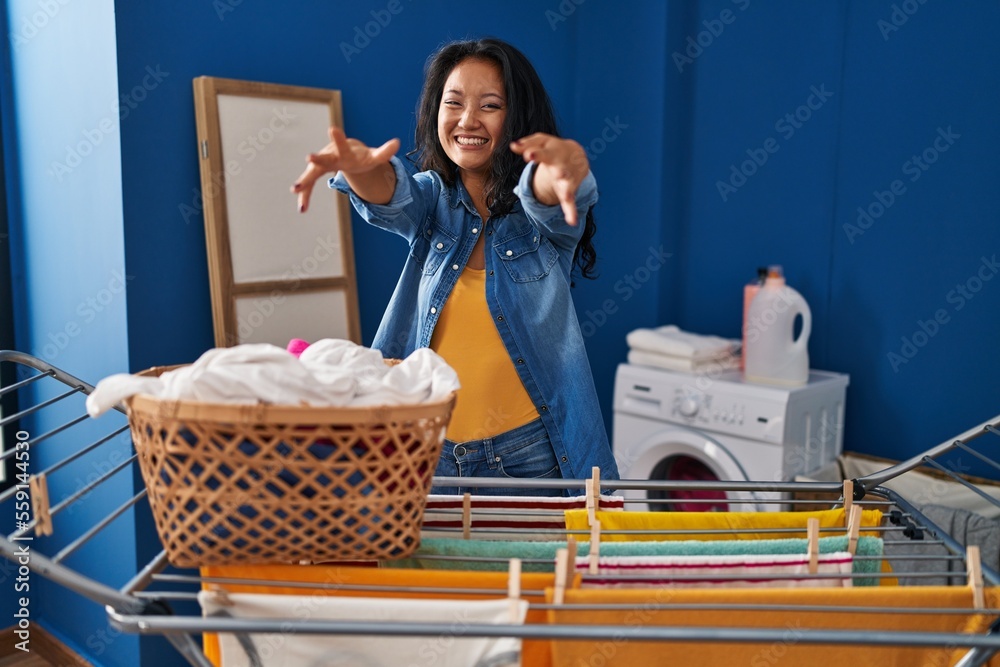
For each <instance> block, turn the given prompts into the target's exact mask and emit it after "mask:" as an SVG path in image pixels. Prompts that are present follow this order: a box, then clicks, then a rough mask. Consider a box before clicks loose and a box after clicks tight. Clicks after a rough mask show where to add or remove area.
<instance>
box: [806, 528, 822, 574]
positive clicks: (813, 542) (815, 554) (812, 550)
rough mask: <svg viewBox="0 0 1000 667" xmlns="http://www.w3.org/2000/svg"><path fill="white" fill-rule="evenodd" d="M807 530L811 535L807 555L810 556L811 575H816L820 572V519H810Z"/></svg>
mask: <svg viewBox="0 0 1000 667" xmlns="http://www.w3.org/2000/svg"><path fill="white" fill-rule="evenodd" d="M806 530H807V531H808V534H809V545H808V547H807V548H806V553H807V554H809V574H816V573H817V572H819V519H816V518H813V519H809V520H808V521H807V522H806Z"/></svg>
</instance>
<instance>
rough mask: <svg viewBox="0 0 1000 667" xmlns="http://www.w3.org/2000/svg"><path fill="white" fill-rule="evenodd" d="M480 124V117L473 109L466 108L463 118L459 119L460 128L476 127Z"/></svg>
mask: <svg viewBox="0 0 1000 667" xmlns="http://www.w3.org/2000/svg"><path fill="white" fill-rule="evenodd" d="M478 124H479V117H478V116H477V115H476V109H475V108H473V107H469V108H466V109H465V111H463V112H462V116H461V118H459V119H458V125H459V127H475V126H477V125H478Z"/></svg>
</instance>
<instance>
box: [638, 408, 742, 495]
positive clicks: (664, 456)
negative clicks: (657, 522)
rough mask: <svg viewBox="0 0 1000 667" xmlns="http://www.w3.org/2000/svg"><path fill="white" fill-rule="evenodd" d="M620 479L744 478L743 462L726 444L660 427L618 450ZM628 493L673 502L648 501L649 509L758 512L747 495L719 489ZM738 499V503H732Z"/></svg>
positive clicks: (673, 427) (699, 434)
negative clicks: (749, 502)
mask: <svg viewBox="0 0 1000 667" xmlns="http://www.w3.org/2000/svg"><path fill="white" fill-rule="evenodd" d="M618 467H619V470H620V471H621V473H622V478H623V479H642V480H659V481H693V482H700V481H716V480H722V481H745V480H747V479H748V477H747V475H746V473H745V471H744V469H743V466H742V465H741V464H740V462H739V460H738V459H737V458H736V457H735V456H733V454H732V452H731V451H730V450H729V448H728V447H726V446H725V444H724V443H722V442H720V441H719V440H716V439H715V438H713V437H711V436H709V435H707V434H705V433H703V432H700V431H695V430H692V429H688V428H684V427H682V426H676V425H668V426H665V427H664V428H663V429H662V430H658V431H656V432H655V433H653V434H651V435H649V436H647V437H646V438H644V439H641V440H639V441H637V442H633V443H631V444H630V445H629V446H628V447H626V448H625V449H624V450H622V451H620V452H619V453H618ZM626 496H627V497H631V498H633V499H637V498H643V499H649V500H665V499H670V500H672V501H674V502H671V503H663V502H653V503H650V504H649V506H648V509H649V510H650V511H702V512H705V511H709V512H711V511H714V512H728V511H756V507H755V506H754V505H753V504H746V503H745V502H743V501H748V500H749V501H752V500H753V498H752V497H750V496H749V495H748V494H746V493H742V492H733V491H723V490H715V489H710V490H673V491H652V490H650V491H633V492H631V493H629V492H626ZM733 501H739V502H735V503H734V502H733Z"/></svg>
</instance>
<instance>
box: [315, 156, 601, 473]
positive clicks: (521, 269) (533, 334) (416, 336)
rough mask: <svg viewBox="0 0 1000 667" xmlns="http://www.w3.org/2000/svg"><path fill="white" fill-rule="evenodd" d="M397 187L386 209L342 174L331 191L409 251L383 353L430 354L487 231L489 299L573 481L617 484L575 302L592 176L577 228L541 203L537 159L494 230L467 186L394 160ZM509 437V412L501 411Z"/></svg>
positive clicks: (385, 325) (378, 341) (381, 341)
mask: <svg viewBox="0 0 1000 667" xmlns="http://www.w3.org/2000/svg"><path fill="white" fill-rule="evenodd" d="M392 167H393V169H394V170H395V172H396V190H395V192H394V193H393V195H392V199H391V201H389V203H388V204H385V205H376V204H371V203H368V202H366V201H364V200H362V199H361V198H360V197H358V196H357V195H355V194H354V193H353V192H352V191H351V188H350V186H349V185H348V184H347V180H346V179H345V178H344V177H343V175H342V174H337V176H335V177H334V178H331V179H330V181H329V185H330V187H331V188H335V189H337V190H339V191H341V192H344V193H346V194H348V195H350V198H351V202H352V203H353V204H354V208H355V209H357V211H358V213H359V214H360V215H361V217H363V218H364V219H365V220H366V221H368V222H369V223H371V224H372V225H375V226H376V227H380V228H382V229H386V230H388V231H391V232H395V233H396V234H399V235H400V236H402V237H403V238H405V239H406V241H407V242H408V243H409V244H410V252H409V255H408V256H407V258H406V263H405V265H404V266H403V272H402V275H400V277H399V281H398V283H397V284H396V290H395V292H394V293H393V295H392V298H391V299H390V301H389V305H388V307H387V308H386V311H385V315H384V316H383V318H382V323H381V325H380V326H379V328H378V332H377V333H376V334H375V340H374V342H373V343H372V347H373V348H376V349H378V350H381V352H382V354H383V355H385V356H387V357H395V358H403V357H406V356H407V355H409V354H410V353H411V352H413V351H414V350H415V349H417V348H419V347H427V346H429V345H430V342H431V335H432V334H433V333H434V327H435V325H436V324H437V321H438V317H439V316H440V314H441V309H442V308H443V307H444V304H445V301H446V300H447V299H448V296H449V295H450V294H451V290H452V288H453V287H454V286H455V283H456V282H457V281H458V277H459V276H460V275H461V273H462V271H463V270H464V269H465V265H466V262H468V261H469V256H470V255H471V254H472V248H473V246H475V244H476V240H477V239H478V238H479V235H480V234H486V236H487V239H486V241H485V243H486V248H485V250H486V251H485V255H486V301H487V304H488V306H489V310H490V313H491V314H492V315H493V319H494V322H495V323H496V326H497V331H498V332H499V333H500V338H501V339H502V340H503V343H504V346H505V347H506V348H507V352H508V353H509V354H510V358H511V361H512V362H513V363H514V368H515V369H516V370H517V374H518V376H519V377H520V378H521V381H522V382H523V383H524V387H525V389H527V391H528V395H529V396H530V397H531V400H532V401H533V402H534V404H535V407H536V409H537V410H538V414H539V415H540V416H541V418H542V422H543V423H544V424H545V429H546V431H548V434H549V439H550V440H551V442H552V447H553V449H554V450H555V453H556V457H557V458H558V460H559V467H560V471H561V473H562V477H564V478H575V479H582V478H587V477H590V475H591V468H592V466H600V468H601V477H603V478H605V479H617V478H618V468H617V466H616V464H615V459H614V456H613V455H612V453H611V447H610V445H609V444H608V436H607V431H606V430H605V428H604V421H603V419H602V418H601V411H600V407H599V405H598V402H597V392H596V390H595V388H594V378H593V375H592V374H591V370H590V363H589V362H588V360H587V352H586V349H585V348H584V344H583V335H582V333H581V331H580V323H579V320H578V319H577V315H576V309H575V308H574V306H573V298H572V296H571V295H570V270H571V268H572V264H573V253H574V251H575V249H576V245H577V243H578V242H579V240H580V237H581V235H582V234H583V227H584V225H583V224H582V223H583V221H584V220H585V219H586V213H587V211H588V210H589V209H590V207H591V206H593V205H594V203H595V202H596V201H597V182H596V181H595V179H594V176H593V174H592V173H588V174H587V177H586V179H585V180H584V181H583V183H582V184H581V185H580V188H579V189H578V191H577V195H576V206H577V210H578V216H579V220H580V222H581V224H579V225H576V226H570V225H568V224H566V221H565V219H564V218H563V213H562V208H561V207H560V206H558V205H556V206H545V205H543V204H541V203H539V202H538V200H536V199H535V197H534V194H533V190H532V186H531V182H532V177H533V175H534V172H535V165H534V163H531V164H529V165H528V166H527V167H526V168H525V169H524V172H523V173H522V174H521V179H520V182H519V183H518V185H517V187H516V188H515V190H514V192H515V194H516V195H517V196H518V198H519V200H520V201H519V202H518V203H517V204H515V207H514V210H513V211H512V212H511V213H510V214H508V215H505V216H501V217H499V218H494V217H490V218H489V219H488V220H487V221H486V222H485V223H484V222H483V221H482V218H480V216H479V213H478V212H477V211H476V208H475V206H474V205H473V203H472V198H471V197H470V196H469V193H468V191H467V190H466V189H465V187H464V186H463V185H462V182H461V179H457V181H456V184H455V186H454V187H449V186H447V185H446V184H445V183H444V182H443V181H442V180H441V177H440V175H439V174H437V173H436V172H434V171H425V172H420V173H417V174H413V175H411V174H410V173H409V172H408V171H407V170H406V168H405V167H404V166H403V163H402V161H401V160H400V159H399V158H397V157H393V158H392ZM497 421H498V424H500V426H501V428H500V429H499V430H500V431H505V430H508V429H505V428H502V422H503V415H497Z"/></svg>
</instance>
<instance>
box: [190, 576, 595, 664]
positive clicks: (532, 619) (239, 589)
mask: <svg viewBox="0 0 1000 667" xmlns="http://www.w3.org/2000/svg"><path fill="white" fill-rule="evenodd" d="M201 576H202V577H206V578H207V577H226V578H231V579H251V580H259V581H265V582H267V581H294V582H306V583H316V584H324V585H362V586H385V587H392V586H406V587H422V588H445V589H449V591H448V592H446V593H414V592H407V591H392V590H372V591H352V590H338V589H323V588H295V587H291V586H284V587H283V586H268V585H264V584H261V585H254V584H206V585H204V586H203V588H206V589H209V588H213V587H219V588H224V589H226V590H227V591H229V592H231V593H268V594H272V595H322V596H326V595H334V596H335V595H347V596H359V595H360V596H365V597H396V598H398V597H405V598H426V599H432V598H449V599H463V600H464V599H469V600H475V599H482V597H483V596H482V595H476V594H474V593H466V592H465V591H467V590H469V589H473V588H486V589H491V590H496V591H497V594H498V595H501V596H502V595H505V594H506V592H507V573H505V572H463V571H457V570H441V571H435V570H396V569H379V568H374V567H343V566H336V565H228V566H212V567H203V568H202V569H201ZM554 583H555V579H554V575H552V574H538V573H523V574H522V575H521V590H522V591H541V590H544V589H546V588H550V587H552V586H553V585H554ZM572 585H573V586H574V587H576V586H579V575H577V576H576V578H575V579H574V580H573V582H572ZM522 597H523V598H524V599H525V600H528V602H534V603H541V602H543V601H544V600H543V598H542V596H541V595H537V596H529V595H523V596H522ZM545 622H546V618H545V613H544V612H542V611H532V610H531V608H530V607H529V608H528V617H527V618H526V619H525V624H536V625H538V624H542V623H545ZM204 649H205V656H206V657H207V658H208V659H209V660H210V661H211V662H212V664H213V665H215V666H216V667H219V665H220V664H221V661H220V656H219V641H218V637H216V635H215V634H214V633H208V632H206V633H205V635H204ZM551 653H552V650H551V648H550V647H549V641H548V640H536V641H531V640H525V641H524V642H523V643H522V647H521V655H522V661H523V664H524V665H532V666H534V665H539V666H541V667H548V665H550V664H551Z"/></svg>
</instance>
